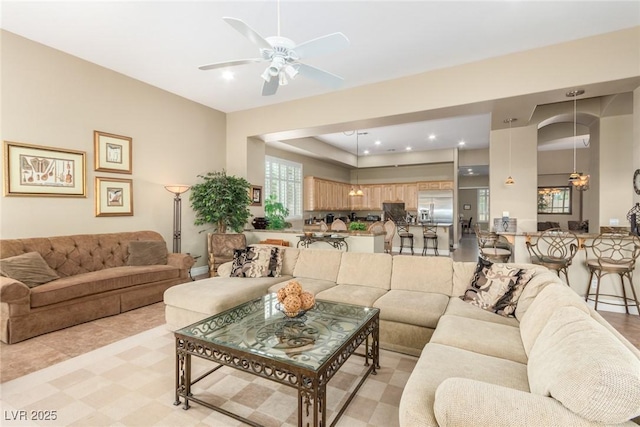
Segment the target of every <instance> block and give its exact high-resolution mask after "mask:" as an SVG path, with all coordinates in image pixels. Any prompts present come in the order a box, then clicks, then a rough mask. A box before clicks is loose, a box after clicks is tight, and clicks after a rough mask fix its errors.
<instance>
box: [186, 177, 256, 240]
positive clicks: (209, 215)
mask: <svg viewBox="0 0 640 427" xmlns="http://www.w3.org/2000/svg"><path fill="white" fill-rule="evenodd" d="M198 178H202V179H203V180H204V182H201V183H198V184H195V185H194V186H192V187H191V195H190V196H189V200H190V201H191V207H192V208H193V210H194V211H195V213H196V220H195V222H194V223H195V225H205V224H213V225H214V228H215V232H217V233H226V232H227V228H231V229H232V230H233V231H235V232H236V233H240V232H242V230H243V229H244V227H245V224H246V223H247V220H248V219H249V217H250V216H251V212H250V211H249V205H250V204H251V197H250V196H249V189H250V188H251V184H250V183H249V181H247V180H246V179H244V178H241V177H237V176H230V175H227V174H226V172H225V171H224V170H222V172H208V173H207V174H206V175H198Z"/></svg>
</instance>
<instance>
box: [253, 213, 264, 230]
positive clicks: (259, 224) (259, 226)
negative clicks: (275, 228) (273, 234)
mask: <svg viewBox="0 0 640 427" xmlns="http://www.w3.org/2000/svg"><path fill="white" fill-rule="evenodd" d="M251 225H253V228H255V229H256V230H264V229H266V228H267V219H266V218H264V217H261V216H257V217H255V218H253V221H251Z"/></svg>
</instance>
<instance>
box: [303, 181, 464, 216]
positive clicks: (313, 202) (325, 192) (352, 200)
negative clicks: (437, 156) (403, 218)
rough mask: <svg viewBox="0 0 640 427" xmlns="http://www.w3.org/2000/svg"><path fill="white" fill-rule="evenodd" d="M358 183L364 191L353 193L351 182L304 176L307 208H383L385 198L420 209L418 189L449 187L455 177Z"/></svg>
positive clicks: (308, 209)
mask: <svg viewBox="0 0 640 427" xmlns="http://www.w3.org/2000/svg"><path fill="white" fill-rule="evenodd" d="M359 187H360V189H361V190H362V192H363V195H362V196H353V197H352V196H349V191H350V190H351V184H349V183H346V182H337V181H330V180H328V179H322V178H316V177H313V176H307V177H305V178H304V201H303V207H304V210H305V211H380V210H382V203H384V202H404V204H405V209H407V210H410V211H413V210H417V209H418V191H424V190H450V189H453V181H422V182H406V183H391V184H361V185H360V186H359ZM354 188H355V189H356V190H357V187H356V186H354Z"/></svg>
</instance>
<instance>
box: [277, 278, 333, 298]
mask: <svg viewBox="0 0 640 427" xmlns="http://www.w3.org/2000/svg"><path fill="white" fill-rule="evenodd" d="M296 282H298V283H300V286H302V290H304V291H305V292H309V293H311V294H312V295H314V296H315V295H316V294H317V293H318V292H322V291H324V290H325V289H329V288H333V287H334V286H335V285H336V282H331V281H329V280H321V279H310V278H308V277H296ZM287 283H289V281H288V280H286V281H284V282H279V283H276V284H275V285H271V286H270V287H269V290H268V292H269V293H277V292H278V290H279V289H280V288H284V287H285V286H287Z"/></svg>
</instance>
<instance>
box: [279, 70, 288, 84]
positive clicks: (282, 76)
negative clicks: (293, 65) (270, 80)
mask: <svg viewBox="0 0 640 427" xmlns="http://www.w3.org/2000/svg"><path fill="white" fill-rule="evenodd" d="M279 79H280V82H279V84H280V86H286V85H287V84H289V81H288V80H287V76H286V75H285V73H280V77H279Z"/></svg>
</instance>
